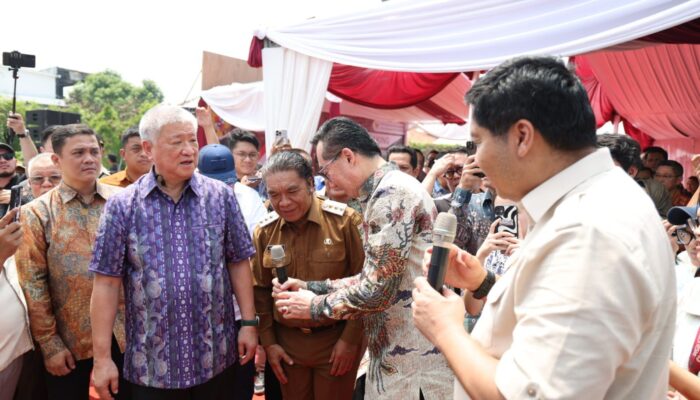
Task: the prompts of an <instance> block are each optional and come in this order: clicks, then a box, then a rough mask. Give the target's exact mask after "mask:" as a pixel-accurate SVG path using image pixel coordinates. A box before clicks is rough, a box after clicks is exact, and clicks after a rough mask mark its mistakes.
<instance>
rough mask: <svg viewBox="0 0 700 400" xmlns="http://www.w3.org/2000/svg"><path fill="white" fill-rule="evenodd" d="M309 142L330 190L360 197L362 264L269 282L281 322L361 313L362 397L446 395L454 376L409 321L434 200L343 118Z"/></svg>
mask: <svg viewBox="0 0 700 400" xmlns="http://www.w3.org/2000/svg"><path fill="white" fill-rule="evenodd" d="M312 143H313V144H315V145H316V155H317V156H318V162H319V165H321V166H322V167H321V169H320V170H319V172H318V173H319V175H322V176H323V177H324V178H325V179H326V182H327V185H328V187H329V188H333V187H335V186H338V187H340V188H341V189H343V190H344V191H345V192H346V193H347V195H349V196H350V197H352V198H357V199H359V201H360V204H361V207H362V210H363V231H364V241H363V242H364V246H365V262H364V265H363V269H362V272H361V273H360V274H358V275H355V276H352V277H349V278H343V279H336V280H326V281H310V282H304V281H300V280H297V279H292V278H290V279H289V280H288V281H287V282H286V283H285V284H284V285H279V283H276V282H277V281H274V282H273V284H274V285H275V289H274V291H275V292H277V293H276V294H275V297H276V298H277V302H276V307H277V310H278V311H279V312H280V314H281V315H282V316H283V318H286V319H290V318H291V319H306V320H309V319H311V320H314V321H325V320H327V319H329V318H330V319H334V320H346V319H357V318H362V320H363V323H364V327H365V333H366V334H367V338H368V350H369V355H370V356H369V358H370V364H369V367H368V371H367V380H366V385H365V399H379V398H382V399H404V400H418V399H419V398H420V397H422V396H424V397H425V398H426V399H447V398H449V397H450V396H451V394H452V388H451V387H450V386H451V383H450V382H451V380H452V379H453V378H452V373H451V372H450V371H449V368H448V366H447V364H446V362H445V359H444V357H443V356H442V354H441V353H440V352H438V351H437V350H436V349H435V348H434V347H433V346H432V345H431V344H430V343H429V342H428V341H426V339H425V338H424V337H423V336H421V334H420V333H419V332H418V331H417V330H416V329H415V327H414V326H413V324H412V323H411V308H410V304H411V289H412V283H411V282H412V281H413V280H414V279H415V278H416V277H419V276H422V275H423V272H422V270H421V263H422V262H421V258H422V254H423V252H424V251H425V250H426V249H427V248H428V247H429V246H430V243H431V238H432V229H433V222H434V219H435V217H436V215H437V210H436V209H435V205H434V204H433V200H432V198H431V197H430V195H429V194H428V193H427V192H426V191H425V190H424V189H423V187H422V186H421V185H420V183H419V182H418V181H417V180H416V179H414V178H413V177H411V176H409V175H407V174H405V173H403V172H400V171H399V170H398V168H397V167H396V165H394V164H392V163H387V162H386V161H385V160H384V159H383V158H382V157H381V152H380V150H379V146H378V145H377V143H376V142H375V141H374V139H372V137H371V136H370V135H369V133H368V132H367V130H366V129H365V128H364V127H362V126H361V125H359V124H357V123H355V122H354V121H352V120H350V119H348V118H343V117H339V118H333V119H331V120H329V121H327V122H326V123H324V124H323V126H321V128H319V131H318V133H317V134H316V136H315V137H314V139H313V140H312ZM287 290H291V291H287Z"/></svg>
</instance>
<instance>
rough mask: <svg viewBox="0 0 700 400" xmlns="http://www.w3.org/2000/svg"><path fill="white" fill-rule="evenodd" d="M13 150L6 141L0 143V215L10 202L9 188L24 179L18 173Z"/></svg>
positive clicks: (3, 213) (4, 211)
mask: <svg viewBox="0 0 700 400" xmlns="http://www.w3.org/2000/svg"><path fill="white" fill-rule="evenodd" d="M15 168H17V159H16V158H15V150H14V149H13V148H12V146H10V145H9V144H6V143H0V216H2V215H5V213H6V212H7V208H8V207H9V204H10V189H11V188H12V186H15V185H17V184H19V183H20V182H22V181H23V180H24V175H22V174H18V173H17V171H16V170H15Z"/></svg>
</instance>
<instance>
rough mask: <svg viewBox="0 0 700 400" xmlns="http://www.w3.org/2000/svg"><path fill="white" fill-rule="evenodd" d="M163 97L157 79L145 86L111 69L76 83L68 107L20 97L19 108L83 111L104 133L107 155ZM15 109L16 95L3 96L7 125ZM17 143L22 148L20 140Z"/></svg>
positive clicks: (0, 111) (23, 111) (21, 111)
mask: <svg viewBox="0 0 700 400" xmlns="http://www.w3.org/2000/svg"><path fill="white" fill-rule="evenodd" d="M162 101H163V93H162V92H161V90H160V88H158V85H156V83H155V82H153V81H150V80H145V81H143V82H142V86H134V85H132V84H130V83H129V82H125V81H124V80H123V79H122V78H121V76H120V75H119V74H118V73H116V72H114V71H109V70H108V71H104V72H98V73H95V74H91V75H88V77H87V78H86V79H85V81H83V82H80V83H78V84H77V85H75V87H74V88H73V90H72V91H71V93H70V95H69V97H68V99H67V101H66V106H65V107H61V106H46V105H41V104H38V103H34V102H25V101H18V102H17V106H16V111H17V113H19V114H21V115H22V116H25V115H26V111H27V110H36V109H50V110H56V111H65V112H74V113H78V114H80V117H81V121H82V122H83V123H85V124H87V125H88V126H90V127H91V128H92V129H94V130H95V132H97V133H98V134H99V135H100V136H102V138H103V140H104V142H105V158H106V154H108V153H113V154H118V153H119V147H120V143H119V139H120V137H121V134H122V133H123V132H124V131H125V130H126V129H127V128H128V127H130V126H134V125H137V124H138V123H139V120H140V119H141V116H142V115H143V114H144V113H145V112H146V111H147V110H148V109H149V108H151V107H153V106H154V105H156V104H158V103H160V102H162ZM11 109H12V99H11V98H0V115H1V116H2V125H3V126H4V125H5V123H4V121H5V116H6V115H8V113H9V112H10V111H11ZM3 132H4V131H3ZM35 139H38V138H35ZM14 146H15V148H16V149H17V150H18V151H19V145H18V144H17V141H15V143H14Z"/></svg>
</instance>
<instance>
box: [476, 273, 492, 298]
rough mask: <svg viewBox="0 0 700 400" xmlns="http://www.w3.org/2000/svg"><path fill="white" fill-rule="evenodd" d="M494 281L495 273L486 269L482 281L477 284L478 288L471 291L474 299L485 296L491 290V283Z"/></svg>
mask: <svg viewBox="0 0 700 400" xmlns="http://www.w3.org/2000/svg"><path fill="white" fill-rule="evenodd" d="M495 283H496V274H494V273H493V272H491V271H489V270H487V271H486V278H484V281H483V282H481V285H479V287H478V288H476V290H475V291H474V292H473V293H472V297H474V298H475V299H477V300H479V299H483V298H484V297H486V295H487V294H489V292H490V291H491V288H492V287H493V285H494V284H495Z"/></svg>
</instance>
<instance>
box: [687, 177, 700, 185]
mask: <svg viewBox="0 0 700 400" xmlns="http://www.w3.org/2000/svg"><path fill="white" fill-rule="evenodd" d="M688 179H692V180H694V181H695V182H699V183H700V179H698V177H697V176H695V175H691V176H689V177H688Z"/></svg>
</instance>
